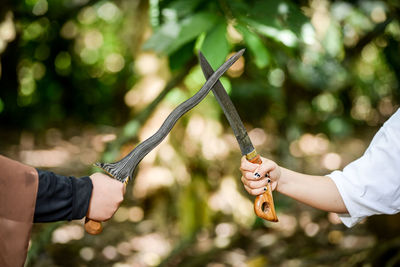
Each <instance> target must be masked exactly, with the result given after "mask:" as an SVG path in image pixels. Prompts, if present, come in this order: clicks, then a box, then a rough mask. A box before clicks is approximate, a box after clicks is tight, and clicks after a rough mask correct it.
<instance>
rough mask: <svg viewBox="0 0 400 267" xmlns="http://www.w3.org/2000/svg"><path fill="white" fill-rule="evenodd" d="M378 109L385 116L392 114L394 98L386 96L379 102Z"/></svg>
mask: <svg viewBox="0 0 400 267" xmlns="http://www.w3.org/2000/svg"><path fill="white" fill-rule="evenodd" d="M378 109H379V112H380V113H381V114H382V115H383V116H390V115H392V114H393V112H394V110H395V109H394V106H393V103H392V99H391V98H389V97H384V98H382V99H381V100H380V101H379V104H378Z"/></svg>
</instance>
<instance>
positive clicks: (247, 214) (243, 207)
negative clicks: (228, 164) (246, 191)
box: [208, 176, 255, 226]
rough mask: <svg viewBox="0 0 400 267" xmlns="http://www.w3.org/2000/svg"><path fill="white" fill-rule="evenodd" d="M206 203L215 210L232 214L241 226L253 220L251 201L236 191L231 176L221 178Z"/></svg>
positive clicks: (249, 223)
mask: <svg viewBox="0 0 400 267" xmlns="http://www.w3.org/2000/svg"><path fill="white" fill-rule="evenodd" d="M208 205H209V206H210V208H211V209H213V210H215V211H221V212H222V213H224V214H232V215H233V218H234V220H235V221H236V222H238V223H239V224H241V225H243V226H249V225H251V224H252V223H253V222H254V219H255V215H254V212H253V203H252V202H251V201H250V200H249V199H247V198H245V197H244V196H242V195H241V194H240V193H239V192H238V190H237V185H236V182H235V181H234V178H233V177H231V176H227V177H224V178H223V179H222V181H221V184H220V187H219V189H218V191H217V192H216V193H214V194H212V195H211V196H210V198H209V200H208Z"/></svg>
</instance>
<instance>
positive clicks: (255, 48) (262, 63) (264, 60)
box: [236, 25, 270, 69]
mask: <svg viewBox="0 0 400 267" xmlns="http://www.w3.org/2000/svg"><path fill="white" fill-rule="evenodd" d="M236 28H237V29H238V30H239V31H240V32H241V33H242V35H243V38H244V41H245V42H246V44H247V46H248V47H249V50H250V53H251V54H252V55H253V57H254V58H255V62H254V63H255V64H256V66H257V67H258V68H260V69H262V68H265V67H266V66H268V64H269V62H270V55H269V52H268V49H267V47H266V46H265V45H264V43H263V42H262V40H261V39H260V37H258V35H257V34H255V33H252V32H251V31H249V30H248V29H246V27H243V26H241V25H237V26H236Z"/></svg>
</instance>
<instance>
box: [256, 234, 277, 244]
mask: <svg viewBox="0 0 400 267" xmlns="http://www.w3.org/2000/svg"><path fill="white" fill-rule="evenodd" d="M276 241H278V237H277V236H276V235H275V234H264V235H262V236H260V237H257V243H259V244H260V245H261V246H263V247H268V246H271V245H273V244H275V243H276Z"/></svg>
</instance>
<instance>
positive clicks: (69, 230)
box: [52, 225, 84, 244]
mask: <svg viewBox="0 0 400 267" xmlns="http://www.w3.org/2000/svg"><path fill="white" fill-rule="evenodd" d="M83 235H84V230H83V227H82V226H80V225H65V226H62V227H60V228H58V229H56V230H55V231H54V232H53V236H52V241H53V243H61V244H65V243H68V242H69V241H71V240H80V239H82V238H83Z"/></svg>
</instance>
